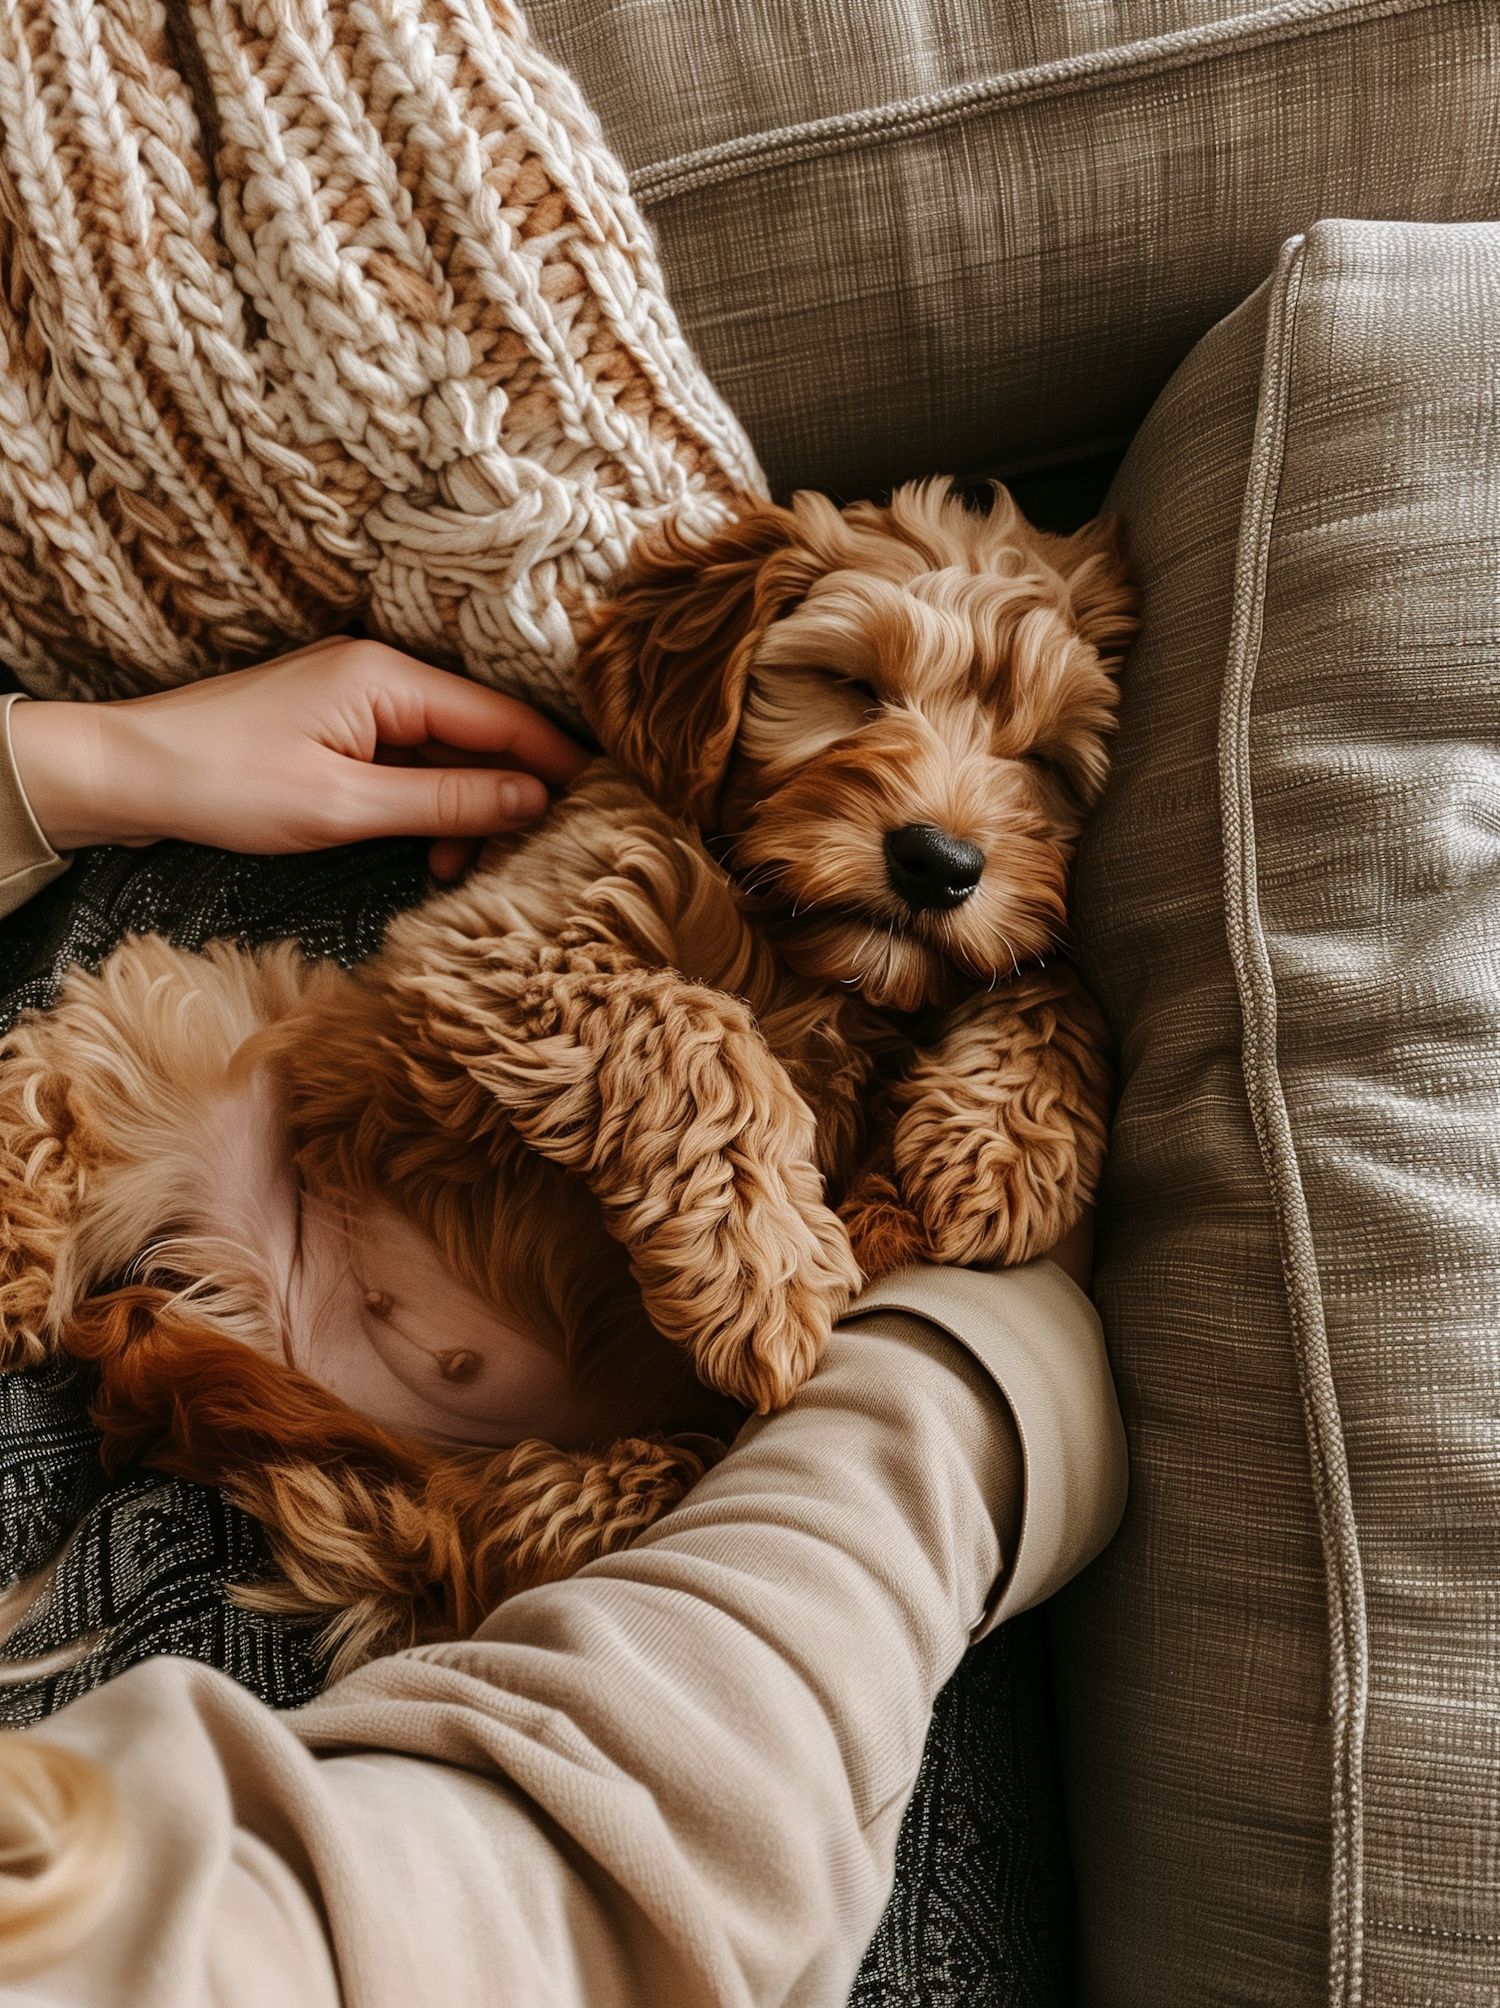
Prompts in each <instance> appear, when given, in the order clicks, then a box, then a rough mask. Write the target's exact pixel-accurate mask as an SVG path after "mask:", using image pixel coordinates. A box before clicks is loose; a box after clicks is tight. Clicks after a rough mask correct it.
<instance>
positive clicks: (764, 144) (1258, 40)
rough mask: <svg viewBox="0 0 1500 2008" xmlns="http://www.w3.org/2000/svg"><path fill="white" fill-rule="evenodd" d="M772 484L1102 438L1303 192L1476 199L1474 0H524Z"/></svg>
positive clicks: (1365, 211)
mask: <svg viewBox="0 0 1500 2008" xmlns="http://www.w3.org/2000/svg"><path fill="white" fill-rule="evenodd" d="M528 13H529V17H530V19H531V22H532V25H533V28H534V31H535V32H536V34H537V36H538V38H539V39H540V40H541V41H542V42H543V44H544V45H545V46H546V47H547V48H548V49H550V50H551V52H552V53H553V54H554V55H556V56H557V57H559V58H560V59H561V60H562V61H563V62H564V63H566V64H567V65H568V67H569V68H570V69H571V71H572V72H573V74H574V75H575V76H576V77H577V79H578V81H579V82H580V84H581V85H582V87H583V89H584V91H585V93H586V95H587V96H588V98H589V100H590V102H591V104H592V105H593V107H594V109H595V110H596V112H597V113H598V115H599V117H600V119H601V121H602V123H603V127H604V131H605V134H606V136H607V138H608V139H609V141H610V144H611V145H612V146H613V147H614V149H615V150H616V152H617V153H618V154H619V155H620V156H621V158H622V159H623V160H624V162H625V164H626V166H627V167H628V168H629V169H630V174H631V186H632V189H633V192H634V193H635V196H636V198H637V200H638V201H639V202H640V203H641V205H642V207H643V208H644V210H645V211H646V214H647V216H648V218H649V220H650V222H651V224H652V226H653V228H654V230H655V231H656V234H657V238H658V242H659V246H660V252H661V257H662V262H663V266H664V268H665V270H666V273H667V277H668V281H669V287H670V292H671V296H672V301H673V305H674V306H675V308H676V310H677V313H678V315H679V317H680V318H681V321H682V325H683V329H684V332H685V333H686V335H687V336H688V338H689V340H690V341H691V342H692V343H693V345H694V347H695V348H696V349H697V351H698V353H699V355H700V356H701V357H702V358H703V361H704V363H705V365H706V366H707V368H708V370H709V372H710V374H711V375H712V377H713V379H714V382H715V384H716V385H717V387H718V388H719V390H720V391H721V392H722V393H723V394H724V396H725V397H726V398H727V399H728V400H729V402H730V403H731V404H732V405H733V406H734V408H735V410H736V411H737V412H738V413H739V415H740V417H741V419H742V420H743V421H744V423H745V425H746V426H747V428H748V430H749V432H750V435H751V438H752V439H753V440H754V442H755V445H756V448H757V450H758V451H759V454H760V457H761V460H762V462H763V463H764V465H765V467H766V470H767V472H768V474H769V476H770V479H771V483H772V486H773V488H775V489H777V490H778V491H779V490H783V489H788V488H791V487H795V486H799V485H801V486H815V487H828V488H830V489H832V490H834V491H835V492H837V493H839V494H842V495H844V496H846V497H849V496H855V495H864V494H870V493H872V492H874V491H876V490H878V489H880V488H882V487H885V486H888V485H889V484H891V483H893V482H895V481H899V480H904V479H907V478H908V477H911V476H915V475H922V474H928V473H931V472H932V471H933V470H934V469H935V468H947V469H955V468H972V467H982V466H989V465H996V466H1000V467H1008V468H1017V467H1021V466H1024V465H1027V464H1029V463H1032V462H1038V461H1043V460H1063V459H1066V458H1068V457H1070V456H1075V455H1080V454H1083V453H1086V452H1090V451H1094V450H1097V449H1098V448H1100V447H1102V446H1103V445H1105V444H1107V443H1108V442H1110V441H1120V442H1121V443H1123V440H1124V439H1125V438H1127V437H1128V436H1129V434H1130V433H1131V432H1132V431H1133V430H1134V428H1135V426H1136V425H1137V424H1138V422H1139V420H1140V419H1141V417H1142V416H1143V414H1144V412H1145V410H1146V408H1147V406H1148V405H1149V403H1150V401H1151V399H1152V398H1153V397H1154V396H1155V395H1156V393H1157V392H1158V391H1159V390H1160V388H1161V387H1162V385H1163V384H1164V383H1165V381H1166V379H1167V377H1168V376H1169V375H1170V374H1171V372H1172V370H1173V369H1174V368H1175V367H1176V365H1177V364H1178V363H1179V362H1180V361H1181V359H1182V358H1183V356H1184V355H1186V353H1187V351H1188V350H1189V348H1191V346H1192V344H1193V343H1194V341H1196V340H1197V339H1198V337H1199V336H1200V335H1202V334H1203V333H1204V331H1205V330H1206V329H1207V328H1209V327H1210V326H1211V325H1212V324H1213V323H1214V322H1215V321H1216V320H1217V319H1218V318H1219V317H1220V316H1221V315H1222V314H1226V313H1228V312H1229V310H1230V309H1231V308H1232V307H1233V306H1234V305H1235V304H1236V303H1237V302H1238V301H1240V300H1241V299H1243V298H1244V296H1245V295H1246V293H1248V292H1249V291H1250V289H1251V288H1252V287H1253V286H1255V285H1257V284H1258V283H1259V281H1260V280H1261V279H1262V278H1264V276H1265V274H1266V271H1267V270H1268V269H1269V267H1270V264H1271V262H1272V260H1273V259H1274V257H1275V254H1276V248H1277V246H1278V245H1279V244H1280V243H1281V241H1282V240H1283V238H1285V237H1286V236H1288V235H1289V234H1290V233H1291V232H1292V231H1294V230H1301V229H1305V228H1306V227H1307V226H1308V225H1309V224H1310V223H1312V222H1313V221H1315V220H1316V219H1317V218H1318V217H1320V216H1403V217H1417V218H1431V219H1434V220H1439V221H1441V220H1448V219H1455V218H1470V217H1484V216H1494V215H1496V214H1500V10H1497V9H1496V8H1495V6H1494V5H1493V0H1281V4H1276V5H1270V6H1267V5H1254V4H1249V0H1099V4H1093V0H1090V4H1088V5H1081V4H1078V0H1040V4H1032V5H1026V6H1019V5H1006V6H999V5H996V4H994V0H951V4H948V3H947V0H945V4H938V0H806V4H803V5H798V6H796V7H789V6H787V5H786V4H784V0H637V4H632V5H629V6H615V5H609V6H606V5H596V4H589V0H532V5H531V6H530V7H529V9H528Z"/></svg>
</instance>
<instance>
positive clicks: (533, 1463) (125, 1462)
mask: <svg viewBox="0 0 1500 2008" xmlns="http://www.w3.org/2000/svg"><path fill="white" fill-rule="evenodd" d="M64 1344H65V1346H66V1347H67V1350H68V1351H69V1352H71V1353H73V1354H74V1355H75V1356H77V1357H79V1358H82V1359H89V1360H93V1361H95V1362H96V1363H97V1365H98V1367H99V1373H100V1383H99V1391H98V1394H97V1396H96V1398H95V1401H94V1406H93V1410H92V1414H93V1419H94V1422H95V1423H96V1425H97V1426H98V1428H99V1429H100V1430H101V1431H102V1433H103V1437H104V1443H103V1446H102V1448H101V1455H102V1457H103V1460H104V1463H105V1466H106V1468H107V1469H109V1470H111V1471H118V1470H122V1469H124V1468H126V1467H127V1466H129V1465H133V1464H143V1465H146V1466H148V1467H149V1468H151V1469H152V1470H156V1471H164V1472H166V1473H168V1474H169V1475H170V1476H173V1477H178V1478H187V1479H191V1480H193V1481H194V1482H196V1483H198V1484H203V1485H219V1486H222V1487H223V1489H224V1491H225V1493H226V1494H227V1495H228V1497H229V1498H230V1499H232V1500H233V1501H234V1502H235V1504H236V1505H238V1506H241V1507H243V1508H244V1510H245V1511H246V1512H247V1513H250V1514H252V1515H253V1516H254V1517H255V1518H256V1519H257V1520H259V1521H261V1523H262V1524H263V1525H264V1526H265V1528H266V1530H267V1534H268V1536H269V1539H270V1544H271V1551H272V1554H273V1555H274V1557H275V1559H276V1562H277V1564H278V1566H279V1568H280V1569H281V1571H282V1577H281V1579H280V1580H271V1581H266V1582H257V1583H250V1584H243V1585H240V1586H238V1587H237V1589H236V1591H235V1597H236V1601H237V1602H239V1603H241V1604H242V1605H246V1606H248V1607H250V1608H252V1609H259V1610H275V1611H304V1612H308V1613H310V1614H315V1615H320V1616H323V1617H325V1618H326V1619H327V1620H328V1622H327V1625H326V1628H325V1631H324V1644H325V1646H326V1648H327V1649H328V1650H329V1651H330V1652H331V1654H332V1668H331V1671H332V1674H333V1676H334V1677H335V1678H337V1677H338V1676H339V1675H341V1674H343V1673H346V1672H348V1671H350V1670H351V1669H352V1668H353V1667H355V1666H357V1665H359V1664H360V1663H361V1662H362V1661H364V1660H366V1659H370V1658H373V1657H375V1656H376V1655H377V1654H379V1653H384V1652H395V1651H399V1650H401V1649H402V1648H403V1647H406V1646H409V1645H416V1644H423V1643H428V1642H431V1641H434V1640H437V1639H444V1638H462V1637H466V1636H467V1635H468V1634H469V1633H470V1632H472V1631H473V1629H474V1627H475V1626H476V1625H477V1624H478V1623H479V1622H480V1621H481V1620H482V1619H483V1618H484V1617H486V1616H487V1615H488V1614H489V1612H490V1611H491V1610H493V1609H494V1607H495V1606H496V1605H497V1604H498V1603H500V1602H501V1601H502V1600H503V1599H504V1598H505V1597H507V1596H510V1595H513V1594H514V1593H515V1592H516V1591H517V1590H522V1589H528V1588H530V1587H532V1586H533V1585H535V1584H537V1583H544V1582H550V1581H554V1580H556V1579H557V1578H559V1577H562V1576H567V1575H571V1574H572V1573H573V1572H574V1571H575V1570H577V1569H579V1568H581V1567H582V1566H583V1564H584V1563H585V1562H588V1561H592V1560H593V1559H594V1558H595V1557H596V1556H599V1555H605V1554H609V1553H611V1552H612V1551H613V1550H615V1549H617V1548H620V1547H622V1546H624V1545H625V1544H626V1543H627V1542H629V1541H630V1540H632V1539H633V1538H634V1537H635V1535H637V1534H638V1533H640V1532H641V1531H642V1529H644V1528H645V1527H648V1526H649V1525H650V1524H651V1522H652V1521H653V1520H656V1519H658V1518H659V1517H660V1516H661V1514H663V1513H664V1512H666V1510H667V1509H668V1508H669V1507H670V1506H673V1505H675V1504H676V1502H677V1501H678V1500H679V1499H680V1498H681V1497H682V1495H683V1494H684V1493H685V1492H686V1491H687V1490H688V1488H689V1486H691V1485H692V1484H693V1483H694V1482H695V1481H696V1480H697V1479H698V1478H699V1477H701V1476H702V1474H703V1471H704V1469H705V1467H706V1463H707V1462H708V1461H709V1458H710V1457H711V1456H712V1451H711V1450H709V1451H707V1452H706V1453H705V1448H704V1444H703V1439H701V1438H698V1439H695V1440H694V1443H692V1444H688V1443H684V1442H671V1441H667V1442H657V1441H650V1440H647V1439H637V1438H626V1439H623V1440H621V1441H620V1442H617V1443H613V1444H610V1445H609V1446H607V1447H606V1448H605V1449H603V1450H599V1451H592V1450H589V1451H566V1450H557V1449H555V1448H553V1446H552V1445H550V1444H545V1443H538V1442H527V1443H521V1444H517V1445H515V1446H514V1447H513V1448H511V1449H507V1450H501V1451H490V1450H445V1449H440V1448H438V1447H436V1446H434V1445H431V1444H427V1443H423V1442H421V1441H419V1440H418V1439H416V1438H414V1437H406V1436H402V1435H400V1434H398V1433H397V1432H395V1431H392V1430H387V1429H383V1428H382V1427H381V1426H380V1425H379V1424H377V1423H374V1422H371V1421H369V1420H368V1419H367V1418H366V1417H364V1416H362V1415H360V1414H358V1413H357V1412H356V1411H355V1410H353V1409H351V1408H349V1407H348V1406H346V1404H345V1403H343V1402H342V1401H340V1400H339V1398H338V1396H337V1395H334V1394H331V1393H330V1392H329V1391H328V1390H327V1389H326V1388H323V1387H321V1386H319V1384H318V1383H317V1382H316V1381H313V1380H310V1379H309V1378H308V1377H307V1376H306V1375H305V1374H301V1373H298V1372H297V1371H296V1370H295V1369H293V1368H290V1367H285V1366H282V1365H279V1364H277V1363H276V1362H274V1361H272V1360H268V1359H266V1358H264V1357H263V1356H262V1355H261V1354H259V1353H256V1352H252V1351H251V1350H250V1348H249V1347H248V1346H245V1345H242V1344H241V1343H240V1342H239V1341H238V1340H236V1339H232V1338H229V1337H226V1336H225V1335H224V1334H223V1333H222V1332H219V1331H218V1330H216V1329H215V1328H214V1326H213V1325H212V1324H210V1323H208V1322H207V1321H206V1320H204V1319H203V1318H202V1317H197V1316H194V1315H193V1313H192V1311H191V1309H190V1308H189V1307H187V1306H184V1305H183V1304H182V1303H181V1302H180V1300H178V1299H176V1298H174V1297H173V1296H172V1295H171V1293H170V1292H168V1291H165V1290H160V1289H153V1288H149V1287H146V1286H131V1287H129V1288H126V1289H121V1290H116V1291H113V1292H111V1293H110V1294H109V1295H107V1296H103V1297H95V1298H90V1299H88V1300H87V1301H86V1302H84V1303H83V1304H81V1305H80V1306H79V1307H78V1309H77V1311H76V1313H75V1315H74V1317H73V1319H72V1321H71V1322H70V1324H69V1327H68V1329H67V1331H66V1333H65V1335H64Z"/></svg>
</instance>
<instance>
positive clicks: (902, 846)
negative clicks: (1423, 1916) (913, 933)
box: [885, 823, 984, 913]
mask: <svg viewBox="0 0 1500 2008" xmlns="http://www.w3.org/2000/svg"><path fill="white" fill-rule="evenodd" d="M885 872H886V877H887V878H888V879H889V880H890V882H891V887H892V890H893V891H895V892H897V893H899V894H900V896H901V898H902V899H904V900H905V901H906V904H907V905H908V906H909V907H910V908H911V909H912V911H913V912H914V913H920V912H922V911H923V910H924V909H927V908H930V907H951V906H962V905H963V903H964V901H965V900H966V899H967V898H968V897H969V895H970V893H971V892H973V890H974V888H975V886H977V885H978V883H979V881H980V879H981V877H982V876H983V874H984V852H983V851H982V850H980V848H979V846H978V845H977V844H966V843H965V842H964V840H963V839H962V837H950V836H949V835H948V834H947V832H946V831H945V830H940V829H937V828H936V827H935V826H934V825H933V824H931V823H908V824H907V825H906V827H905V829H901V830H891V831H889V832H888V833H887V835H886V840H885Z"/></svg>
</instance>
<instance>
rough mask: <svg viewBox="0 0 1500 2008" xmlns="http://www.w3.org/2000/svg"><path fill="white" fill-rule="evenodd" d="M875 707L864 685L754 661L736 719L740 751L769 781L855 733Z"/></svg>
mask: <svg viewBox="0 0 1500 2008" xmlns="http://www.w3.org/2000/svg"><path fill="white" fill-rule="evenodd" d="M879 708H880V699H879V697H878V696H877V695H876V693H875V690H874V688H873V687H872V686H871V685H870V684H868V683H854V682H851V681H850V680H849V679H847V678H845V677H842V676H839V675H837V674H836V673H832V672H830V671H827V670H823V669H807V668H803V667H800V666H799V667H796V668H792V667H783V666H782V665H781V664H779V663H775V664H757V665H756V667H755V668H754V669H753V670H752V672H751V676H750V689H749V693H748V695H747V697H746V700H745V709H744V712H743V715H742V717H741V720H740V739H739V743H740V750H741V752H742V753H744V754H745V755H746V756H747V757H748V758H749V759H750V760H751V761H753V762H754V764H755V765H756V766H757V767H758V768H759V769H760V770H761V773H762V777H763V778H764V779H765V780H767V781H774V779H775V778H776V777H777V776H779V775H782V774H786V773H790V772H792V771H793V769H795V768H797V767H800V766H803V765H805V764H806V762H807V761H809V760H811V759H812V758H814V756H815V755H817V754H818V753H821V752H823V751H824V750H825V749H826V748H827V747H829V746H831V745H832V744H833V743H834V741H835V740H838V739H846V738H848V736H849V734H850V733H851V732H857V731H858V730H859V728H860V727H861V726H862V725H865V724H867V723H868V722H869V718H870V714H871V712H872V710H878V709H879Z"/></svg>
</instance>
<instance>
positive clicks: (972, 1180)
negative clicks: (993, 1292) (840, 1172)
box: [841, 966, 1109, 1274]
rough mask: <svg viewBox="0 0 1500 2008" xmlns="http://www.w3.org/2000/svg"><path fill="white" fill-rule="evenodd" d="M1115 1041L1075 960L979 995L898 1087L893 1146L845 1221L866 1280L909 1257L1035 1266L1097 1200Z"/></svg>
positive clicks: (856, 1194) (893, 1094) (846, 1210)
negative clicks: (1071, 965)
mask: <svg viewBox="0 0 1500 2008" xmlns="http://www.w3.org/2000/svg"><path fill="white" fill-rule="evenodd" d="M1106 1044H1107V1037H1106V1033H1105V1029H1104V1023H1103V1020H1102V1019H1101V1018H1100V1016H1099V1012H1098V1010H1097V1008H1096V1007H1095V1005H1094V1002H1093V1000H1092V999H1091V998H1090V997H1089V995H1088V993H1087V992H1086V991H1085V990H1084V988H1083V986H1082V984H1081V983H1080V982H1079V980H1078V978H1077V977H1076V976H1075V975H1074V974H1073V972H1072V971H1071V970H1070V969H1068V968H1066V967H1062V966H1059V967H1056V968H1053V969H1048V970H1035V971H1028V972H1027V973H1026V974H1024V975H1023V976H1021V977H1019V978H1018V979H1017V980H1015V981H1014V982H1012V983H1010V984H1008V985H1007V986H1006V988H1005V989H1004V990H998V991H993V992H990V993H987V994H986V995H983V996H979V997H974V998H971V999H970V1000H969V1001H968V1002H967V1003H966V1004H964V1005H962V1006H960V1007H959V1009H958V1010H957V1011H956V1012H955V1013H954V1014H953V1016H952V1017H951V1018H950V1019H949V1021H948V1024H947V1026H946V1028H945V1030H944V1033H943V1036H942V1038H941V1039H940V1040H938V1042H937V1043H936V1044H935V1045H932V1046H928V1047H924V1048H922V1049H921V1050H920V1051H919V1052H918V1054H917V1057H916V1060H915V1062H914V1063H913V1065H912V1066H911V1067H910V1069H909V1070H908V1072H907V1075H906V1077H905V1079H903V1080H901V1081H899V1082H897V1083H896V1084H895V1085H894V1087H893V1088H892V1089H891V1090H890V1104H891V1106H890V1109H889V1112H888V1115H889V1121H888V1123H887V1126H886V1137H887V1142H886V1146H885V1148H884V1150H883V1151H882V1152H880V1153H879V1154H877V1157H876V1158H875V1160H874V1161H873V1162H872V1164H871V1166H870V1167H869V1169H868V1171H867V1172H866V1173H865V1174H864V1175H863V1176H862V1177H861V1178H860V1180H859V1181H858V1182H857V1184H856V1186H855V1188H854V1190H853V1191H852V1192H851V1193H850V1195H849V1198H848V1200H847V1201H846V1202H845V1204H844V1206H843V1208H842V1209H841V1211H842V1216H843V1219H844V1222H845V1225H846V1226H847V1227H848V1229H849V1234H850V1239H851V1241H852V1242H853V1244H854V1251H855V1254H856V1256H857V1257H859V1259H860V1262H861V1265H862V1266H863V1267H864V1268H865V1270H866V1273H867V1274H878V1273H880V1271H881V1270H883V1269H889V1268H891V1267H893V1266H894V1265H895V1264H896V1263H897V1262H902V1261H920V1260H927V1261H935V1262H949V1263H954V1264H974V1263H991V1262H1001V1263H1007V1264H1009V1263H1016V1262H1027V1261H1030V1260H1031V1258H1032V1257H1033V1256H1035V1255H1042V1254H1045V1253H1046V1252H1047V1250H1048V1249H1049V1248H1052V1247H1054V1246H1055V1245H1056V1243H1057V1242H1058V1241H1060V1240H1061V1239H1062V1237H1063V1235H1064V1234H1065V1233H1066V1232H1067V1230H1068V1229H1069V1228H1070V1227H1071V1226H1072V1225H1073V1223H1074V1222H1075V1221H1076V1220H1077V1219H1078V1217H1079V1215H1080V1214H1081V1213H1082V1211H1083V1209H1084V1207H1085V1206H1086V1205H1087V1203H1088V1201H1089V1200H1090V1199H1091V1198H1092V1197H1093V1193H1094V1187H1095V1185H1096V1184H1097V1182H1098V1177H1099V1168H1100V1166H1101V1164H1102V1163H1103V1159H1104V1142H1105V1133H1106V1121H1107V1111H1108V1100H1109V1068H1108V1065H1107V1062H1106V1060H1105V1057H1104V1055H1105V1050H1106Z"/></svg>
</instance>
